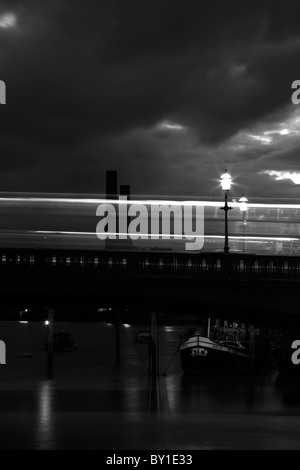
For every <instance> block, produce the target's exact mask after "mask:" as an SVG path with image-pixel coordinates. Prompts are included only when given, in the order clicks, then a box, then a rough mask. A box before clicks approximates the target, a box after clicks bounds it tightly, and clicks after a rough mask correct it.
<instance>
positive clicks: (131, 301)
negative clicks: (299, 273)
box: [0, 269, 300, 328]
mask: <svg viewBox="0 0 300 470" xmlns="http://www.w3.org/2000/svg"><path fill="white" fill-rule="evenodd" d="M299 288H300V284H299V281H294V282H291V281H289V282H285V281H282V280H278V281H276V280H274V279H272V280H271V281H270V280H268V279H263V278H262V279H256V280H238V279H227V278H220V279H207V278H202V279H199V278H195V277H193V276H190V277H188V276H183V277H180V276H177V277H173V278H172V277H169V276H152V277H149V276H136V275H132V276H128V275H118V274H116V273H111V274H109V273H103V274H98V275H94V274H93V275H88V274H84V275H78V273H76V272H72V271H70V272H67V271H66V270H62V271H59V270H56V271H55V272H52V273H51V272H49V271H46V270H45V271H39V270H31V269H28V271H27V270H26V272H25V271H23V270H20V271H19V272H16V271H15V270H12V271H11V272H10V271H9V270H7V271H6V272H5V273H4V274H2V275H1V279H0V315H1V316H0V319H1V318H2V319H4V318H7V312H10V311H11V310H12V309H16V310H22V309H24V308H34V309H37V310H38V309H41V310H42V309H45V308H46V307H53V308H54V309H55V308H56V309H57V311H61V312H63V311H64V310H65V311H69V312H72V310H73V311H75V310H76V311H77V312H78V311H80V312H81V315H82V320H84V319H85V318H86V317H85V315H86V314H87V312H88V311H89V312H90V311H95V312H96V311H97V309H99V308H111V309H112V312H113V311H114V310H116V309H120V310H125V309H126V310H127V309H128V310H129V311H131V312H138V313H140V314H141V315H145V316H146V315H147V314H149V312H151V311H156V312H158V313H168V314H169V318H170V317H172V314H174V316H175V315H176V318H180V317H181V315H182V318H184V316H185V315H188V314H194V315H195V314H196V315H199V316H200V317H201V316H202V315H204V316H211V317H214V318H220V319H232V320H235V321H241V322H249V323H254V324H256V325H270V326H272V325H274V326H281V327H288V328H293V327H296V326H298V324H299V326H300V307H299V297H300V289H299ZM56 318H57V319H59V317H57V316H56Z"/></svg>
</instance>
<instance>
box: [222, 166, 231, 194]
mask: <svg viewBox="0 0 300 470" xmlns="http://www.w3.org/2000/svg"><path fill="white" fill-rule="evenodd" d="M231 180H232V178H231V176H230V174H229V173H227V170H225V173H223V175H221V186H222V189H223V191H230V188H231Z"/></svg>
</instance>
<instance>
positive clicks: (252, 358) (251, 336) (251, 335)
mask: <svg viewBox="0 0 300 470" xmlns="http://www.w3.org/2000/svg"><path fill="white" fill-rule="evenodd" d="M249 341H250V345H249V350H250V365H251V369H252V371H253V370H254V364H255V330H254V325H250V326H249Z"/></svg>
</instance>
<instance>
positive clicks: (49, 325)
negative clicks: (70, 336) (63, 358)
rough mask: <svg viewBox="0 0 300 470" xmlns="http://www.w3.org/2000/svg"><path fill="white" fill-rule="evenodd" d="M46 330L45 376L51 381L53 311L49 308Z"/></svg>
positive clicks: (52, 369) (52, 368)
mask: <svg viewBox="0 0 300 470" xmlns="http://www.w3.org/2000/svg"><path fill="white" fill-rule="evenodd" d="M46 324H47V329H48V359H47V375H48V378H49V379H51V378H52V377H53V371H54V365H53V363H54V345H53V339H54V338H53V333H54V310H53V308H49V310H48V319H47V323H46Z"/></svg>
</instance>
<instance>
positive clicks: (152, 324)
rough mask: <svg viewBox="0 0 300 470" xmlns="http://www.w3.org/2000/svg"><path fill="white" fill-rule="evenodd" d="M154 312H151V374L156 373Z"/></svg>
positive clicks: (155, 316)
mask: <svg viewBox="0 0 300 470" xmlns="http://www.w3.org/2000/svg"><path fill="white" fill-rule="evenodd" d="M156 320H157V315H156V312H151V370H150V372H151V375H152V376H153V377H154V376H156V374H157V364H156V361H157V331H156V323H157V322H156Z"/></svg>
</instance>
